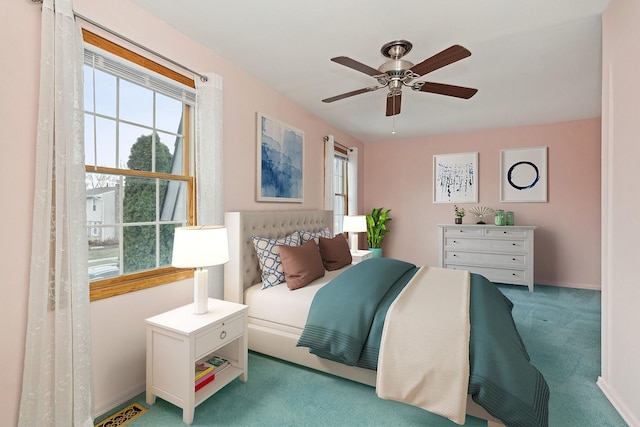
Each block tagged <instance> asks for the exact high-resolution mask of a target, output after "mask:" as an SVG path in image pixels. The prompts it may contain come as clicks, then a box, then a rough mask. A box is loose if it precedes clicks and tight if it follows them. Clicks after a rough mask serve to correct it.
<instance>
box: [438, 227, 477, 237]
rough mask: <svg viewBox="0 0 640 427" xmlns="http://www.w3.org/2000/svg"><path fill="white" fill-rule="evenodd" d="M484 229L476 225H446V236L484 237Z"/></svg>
mask: <svg viewBox="0 0 640 427" xmlns="http://www.w3.org/2000/svg"><path fill="white" fill-rule="evenodd" d="M483 235H484V229H482V228H476V227H445V228H444V236H445V237H482V236H483Z"/></svg>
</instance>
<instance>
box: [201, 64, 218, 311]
mask: <svg viewBox="0 0 640 427" xmlns="http://www.w3.org/2000/svg"><path fill="white" fill-rule="evenodd" d="M204 76H205V77H207V81H206V82H203V81H202V80H200V79H199V78H196V110H197V113H196V155H195V159H196V187H197V188H196V191H197V201H196V203H197V216H198V225H223V224H224V197H223V196H224V194H223V176H224V170H223V164H222V112H223V111H222V76H219V75H217V74H213V73H205V74H204ZM223 271H224V268H223V266H222V265H219V266H215V267H209V295H210V296H211V297H213V298H223V296H224V295H223Z"/></svg>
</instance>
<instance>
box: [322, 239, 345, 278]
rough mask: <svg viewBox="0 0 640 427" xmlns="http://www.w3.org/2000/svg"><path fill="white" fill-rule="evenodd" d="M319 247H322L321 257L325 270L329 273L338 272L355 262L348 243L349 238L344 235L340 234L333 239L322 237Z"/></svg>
mask: <svg viewBox="0 0 640 427" xmlns="http://www.w3.org/2000/svg"><path fill="white" fill-rule="evenodd" d="M318 245H319V246H320V256H322V263H323V264H324V268H326V269H327V270H329V271H332V270H338V269H340V268H342V267H344V266H345V265H349V264H351V261H353V259H352V258H351V251H350V250H349V243H347V238H346V237H344V234H338V235H337V236H336V237H334V238H333V239H327V238H326V237H320V238H319V241H318Z"/></svg>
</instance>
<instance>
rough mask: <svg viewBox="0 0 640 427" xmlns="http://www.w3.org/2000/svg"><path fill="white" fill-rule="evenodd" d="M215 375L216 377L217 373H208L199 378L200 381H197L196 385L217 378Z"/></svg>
mask: <svg viewBox="0 0 640 427" xmlns="http://www.w3.org/2000/svg"><path fill="white" fill-rule="evenodd" d="M215 375H216V371H211V372H208V373H206V374H205V375H204V376H203V377H200V378H198V379H197V380H196V381H195V383H196V385H198V384H200V383H201V382H203V381H206V380H208V379H209V378H211V377H215Z"/></svg>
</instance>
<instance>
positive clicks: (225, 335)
mask: <svg viewBox="0 0 640 427" xmlns="http://www.w3.org/2000/svg"><path fill="white" fill-rule="evenodd" d="M226 337H227V331H222V332H220V339H221V340H223V339H225V338H226Z"/></svg>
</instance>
